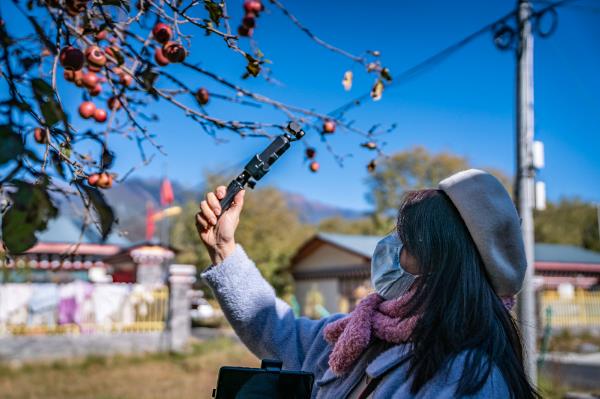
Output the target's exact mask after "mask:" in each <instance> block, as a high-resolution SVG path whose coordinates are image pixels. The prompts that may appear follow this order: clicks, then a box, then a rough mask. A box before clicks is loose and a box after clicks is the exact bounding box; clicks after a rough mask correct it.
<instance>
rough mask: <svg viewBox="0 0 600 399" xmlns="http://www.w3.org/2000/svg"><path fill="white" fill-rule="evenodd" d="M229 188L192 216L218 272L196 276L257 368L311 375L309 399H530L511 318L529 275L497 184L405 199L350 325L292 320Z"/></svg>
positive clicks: (516, 226) (443, 188) (462, 184)
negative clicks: (230, 201) (269, 362)
mask: <svg viewBox="0 0 600 399" xmlns="http://www.w3.org/2000/svg"><path fill="white" fill-rule="evenodd" d="M224 194H225V188H224V187H219V188H217V190H216V191H215V192H214V193H208V194H207V196H206V200H204V201H202V203H201V205H200V208H201V211H200V212H199V213H198V215H197V220H196V223H197V226H198V230H199V233H200V237H201V239H202V241H203V242H204V244H205V245H206V247H207V249H208V251H209V253H210V256H211V259H212V262H213V265H212V266H211V267H210V268H209V269H208V270H207V271H205V272H204V273H203V278H204V279H205V280H206V281H207V282H208V284H209V285H210V286H211V288H212V289H213V291H214V293H215V295H216V297H217V299H218V300H219V303H220V304H221V307H222V308H223V311H224V312H225V314H226V316H227V318H228V320H229V321H230V323H231V325H232V326H233V328H234V329H235V331H236V332H237V334H238V335H239V336H240V338H241V339H242V341H243V342H244V343H245V344H246V345H247V346H248V348H249V349H250V350H251V351H252V352H254V353H255V354H256V356H258V357H259V358H275V359H279V360H281V361H283V365H284V368H287V369H295V370H303V371H309V372H312V373H314V374H315V386H314V389H313V397H316V398H375V399H378V398H392V397H394V398H413V397H415V398H445V397H473V398H509V397H512V398H532V397H539V395H538V394H537V392H536V391H535V389H534V388H533V387H532V386H531V385H530V384H529V382H528V380H527V378H526V375H525V373H524V369H523V354H522V347H521V342H520V337H519V333H518V329H517V327H516V325H515V322H514V319H513V318H512V316H511V314H510V313H509V309H510V307H511V306H512V303H513V302H514V301H513V297H514V295H515V294H516V293H517V292H518V290H519V289H520V287H521V284H522V281H523V276H524V272H525V268H526V259H525V253H524V246H523V241H522V238H521V232H520V222H519V218H518V215H517V213H516V210H515V208H514V205H513V203H512V201H511V199H510V197H509V195H508V193H507V192H506V190H505V189H504V187H503V186H502V185H501V184H500V182H499V181H498V180H497V179H496V178H494V177H493V176H491V175H490V174H488V173H486V172H483V171H479V170H474V169H472V170H468V171H463V172H460V173H457V174H455V175H453V176H451V177H449V178H447V179H445V180H443V181H442V182H441V183H440V185H439V188H438V189H429V190H419V191H415V192H411V193H408V194H407V195H406V196H405V198H404V200H403V202H402V204H401V207H400V209H399V213H398V222H397V226H396V231H395V232H394V233H392V234H390V235H389V236H388V237H386V238H384V239H383V240H382V241H380V242H379V244H378V245H377V248H376V250H375V253H374V255H373V258H372V265H371V279H372V283H373V287H374V289H375V291H376V292H375V293H373V294H371V295H369V296H368V297H367V298H365V299H364V300H362V301H361V302H360V303H359V304H358V306H357V307H356V309H355V310H354V311H353V312H352V313H350V314H349V315H334V316H331V317H329V318H326V319H322V320H318V321H315V320H309V319H306V318H295V317H294V314H293V312H292V310H291V309H290V307H289V306H288V305H287V304H286V303H285V302H283V301H281V300H280V299H278V298H276V297H275V294H274V291H273V289H272V288H271V287H270V286H269V284H268V283H267V282H266V281H265V280H264V279H263V278H262V277H261V276H260V273H259V272H258V270H257V269H256V267H255V266H254V264H253V263H252V261H251V260H250V259H248V257H247V256H246V254H245V253H244V250H243V249H242V247H241V246H239V245H236V244H235V240H234V232H235V229H236V227H237V224H238V221H239V216H240V212H241V210H242V206H243V201H244V193H243V192H241V193H239V194H238V195H237V197H236V198H235V203H234V205H233V206H232V207H231V208H229V209H228V210H227V211H225V212H224V213H223V214H221V209H220V207H219V199H221V198H223V196H224Z"/></svg>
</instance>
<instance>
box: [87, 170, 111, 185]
mask: <svg viewBox="0 0 600 399" xmlns="http://www.w3.org/2000/svg"><path fill="white" fill-rule="evenodd" d="M87 181H88V184H89V185H90V186H93V187H98V188H111V187H112V185H113V175H111V174H110V173H107V172H101V173H94V174H91V175H89V176H88V179H87Z"/></svg>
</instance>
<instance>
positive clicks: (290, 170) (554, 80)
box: [1, 0, 600, 209]
mask: <svg viewBox="0 0 600 399" xmlns="http://www.w3.org/2000/svg"><path fill="white" fill-rule="evenodd" d="M238 3H239V5H238ZM241 3H242V2H241V1H230V2H229V3H228V4H229V8H230V10H231V13H232V18H233V21H234V25H237V21H239V20H240V18H241ZM266 3H267V6H268V2H266ZM514 3H516V1H515V2H514ZM285 4H286V5H287V7H288V8H289V9H290V11H292V12H293V13H295V14H296V15H297V16H298V18H299V19H300V20H301V21H302V22H303V23H304V24H305V25H306V26H308V27H309V28H311V30H312V31H313V32H314V33H315V34H317V35H318V36H320V37H322V38H323V39H325V40H326V41H328V42H330V43H332V44H334V45H336V46H338V47H341V48H344V49H346V50H348V51H350V52H353V53H361V52H363V51H364V50H367V49H376V50H379V51H381V53H382V61H383V63H384V64H385V65H386V66H388V67H389V68H390V69H391V72H392V75H394V74H397V73H399V72H401V71H402V70H404V69H406V68H408V67H410V66H412V65H414V64H415V63H417V62H419V61H421V60H422V59H424V58H426V57H427V56H429V55H431V54H433V53H435V52H437V51H439V50H440V49H442V48H444V47H446V46H448V45H450V44H452V43H454V42H455V41H457V40H459V39H461V38H462V37H464V36H466V35H467V34H469V33H471V32H472V31H474V30H476V29H478V28H480V27H481V26H483V25H485V24H487V23H489V22H492V21H493V20H495V19H497V18H498V17H500V16H501V15H504V14H506V13H507V12H509V11H510V10H511V8H512V6H513V2H510V1H503V0H494V1H485V2H482V1H459V0H457V1H452V2H446V1H441V0H438V1H419V2H403V1H369V2H364V1H361V2H359V1H327V2H323V1H316V0H303V1H299V0H296V1H286V2H285ZM575 4H584V5H588V6H589V7H588V8H585V9H581V8H576V7H563V8H560V9H559V24H558V29H557V31H556V32H555V33H554V35H552V36H551V37H549V38H547V39H542V38H536V40H535V111H536V116H535V126H536V138H537V139H538V140H542V141H543V142H544V143H545V147H546V167H545V169H543V170H542V171H541V172H540V174H539V177H540V179H542V180H544V181H545V182H546V186H547V190H548V196H549V198H550V199H552V200H556V199H558V198H560V197H562V196H580V197H582V198H584V199H587V200H591V201H597V202H600V151H599V150H600V98H599V97H598V93H600V74H599V73H598V71H600V39H599V38H600V23H599V22H600V12H599V11H600V3H599V2H596V3H594V1H592V0H583V1H580V2H579V3H575ZM1 7H2V11H3V12H4V13H10V14H14V12H12V11H11V10H10V9H9V7H10V6H9V5H7V4H6V3H4V2H3V4H2V6H1ZM537 7H541V5H538V6H537ZM594 7H595V8H594ZM5 15H6V14H5ZM7 20H8V28H9V31H11V29H14V26H15V25H14V24H16V23H18V20H19V18H18V17H17V16H16V15H15V17H14V18H7ZM258 24H259V25H258V28H257V29H256V34H255V38H256V39H257V41H258V44H259V46H260V48H261V50H262V51H263V52H264V53H265V54H266V57H267V58H269V59H270V60H272V61H273V65H272V68H273V72H274V77H275V78H276V79H278V80H280V81H281V82H283V83H284V85H285V86H284V87H278V86H274V85H272V84H269V83H266V82H265V81H264V80H260V79H252V80H247V81H243V82H242V84H243V85H244V86H245V87H246V88H248V89H250V90H254V91H257V92H261V93H264V94H266V95H268V96H271V97H273V98H276V99H279V100H282V101H285V102H289V103H292V104H297V105H301V106H304V107H307V108H315V109H316V110H319V111H322V112H329V111H331V110H333V109H335V108H337V107H338V106H339V105H341V104H343V103H345V102H346V101H348V100H349V99H351V98H353V97H355V96H356V95H357V94H362V93H363V92H365V90H366V91H368V90H369V87H370V84H371V83H372V77H371V76H366V74H365V73H364V72H362V71H361V70H360V69H359V68H358V67H357V65H355V64H353V63H351V62H350V61H349V60H348V59H346V58H344V57H341V56H339V55H337V54H334V53H331V52H329V51H327V50H325V49H324V48H322V47H320V46H318V45H317V44H316V43H314V42H313V41H311V40H310V39H309V38H308V37H306V36H305V35H304V34H303V33H302V32H300V31H299V30H298V29H297V28H296V27H295V26H294V25H293V24H292V23H291V22H290V21H289V20H288V19H287V18H286V17H284V16H283V15H282V14H281V12H279V10H277V9H275V8H274V7H273V6H271V7H269V9H268V12H265V13H264V14H263V15H262V16H261V17H260V19H259V20H258ZM243 45H246V46H247V43H243ZM189 60H190V61H193V62H198V63H201V65H202V66H203V67H206V68H208V69H211V70H215V71H218V73H219V74H221V75H223V76H225V77H228V78H229V79H231V80H233V81H240V82H241V80H240V79H239V77H240V75H241V73H242V71H243V67H244V65H243V61H242V60H241V59H240V57H239V55H236V54H233V53H232V52H231V51H230V50H227V49H226V48H225V46H224V45H223V43H222V42H221V41H220V40H219V39H217V38H213V37H209V38H204V37H201V38H198V39H197V40H195V41H194V42H193V44H192V48H191V55H190V58H189ZM168 68H170V69H169V72H171V73H174V74H176V75H177V76H178V77H179V78H180V79H181V80H184V81H186V82H188V83H189V84H190V85H192V86H194V85H197V86H198V87H200V86H206V87H208V88H209V90H211V91H215V92H218V93H223V94H231V93H230V92H229V93H228V92H227V91H226V90H225V89H224V88H221V87H219V86H215V84H214V83H213V82H210V81H208V80H207V79H206V78H203V77H201V76H198V75H192V74H190V73H188V72H186V71H185V70H183V69H181V68H178V67H176V66H169V67H168ZM347 69H353V70H354V73H355V76H356V77H357V78H356V81H355V85H354V88H353V89H352V91H350V92H349V93H347V92H345V91H344V90H343V88H342V86H341V83H340V82H341V78H342V76H343V73H344V71H345V70H347ZM514 72H515V64H514V55H513V54H512V53H511V52H501V51H499V50H497V49H496V48H495V47H494V45H493V43H492V38H491V35H489V34H484V35H483V36H481V37H480V38H478V39H477V40H475V41H474V42H472V43H471V44H469V45H468V46H466V47H465V48H463V49H462V50H460V51H459V52H458V53H456V54H455V55H453V56H452V57H451V58H449V59H447V60H446V61H444V62H443V63H441V64H439V65H437V66H436V67H434V68H432V69H431V70H428V71H427V72H425V73H423V74H421V75H419V76H418V77H416V78H414V79H412V80H410V81H409V82H406V83H403V84H399V85H396V86H395V87H394V88H392V89H390V90H388V91H386V92H385V93H384V96H383V99H382V100H381V101H379V102H377V103H369V104H366V105H364V106H362V107H359V108H357V109H355V110H354V111H352V112H351V113H350V114H349V117H351V118H352V119H353V120H356V124H357V125H358V126H361V127H363V128H368V127H370V126H371V125H372V124H374V123H383V124H387V125H389V124H391V123H397V124H398V128H397V129H396V130H395V132H394V133H392V134H390V135H388V136H386V138H385V141H386V142H387V145H386V147H385V151H386V152H388V153H393V152H395V151H402V150H406V149H409V148H411V147H413V146H416V145H423V146H425V147H427V148H428V149H430V150H432V151H434V152H437V151H445V150H447V151H451V152H454V153H457V154H460V155H464V156H466V157H467V158H468V159H469V160H470V161H471V163H472V164H473V165H474V166H490V167H495V168H499V169H502V170H504V171H505V172H506V173H507V174H513V171H514V163H515V155H514V146H515V144H514V143H515V140H514V136H515V129H514V126H515V121H514V108H515V105H514V100H515V99H514V97H515V93H514V79H515V74H514ZM3 87H5V86H3ZM61 89H62V90H63V94H62V96H63V101H64V102H65V107H66V108H67V109H68V110H71V112H72V114H73V118H74V120H75V121H76V122H77V123H81V120H80V119H79V117H78V116H76V115H75V113H76V112H75V110H76V108H77V104H78V103H79V101H81V97H80V96H81V95H80V93H78V92H77V91H76V90H75V89H74V88H73V87H72V86H70V85H69V86H66V85H62V84H61ZM151 110H152V111H154V112H156V113H158V114H159V117H160V122H158V123H153V124H149V125H148V126H149V127H150V128H151V131H152V132H153V133H155V134H156V135H157V141H159V142H160V143H161V144H163V145H164V148H165V150H166V151H167V153H168V156H167V157H164V156H161V155H157V156H156V158H155V160H154V162H153V163H152V164H151V165H149V166H147V167H145V168H143V169H141V170H139V171H137V172H136V173H135V175H136V176H140V177H143V176H161V175H162V174H163V173H165V171H166V172H167V173H168V175H169V176H170V177H171V178H172V179H174V180H177V181H180V182H181V183H184V184H185V185H188V186H195V185H198V184H200V183H201V180H202V172H203V171H204V170H218V171H227V170H229V171H231V172H236V171H237V169H238V168H240V167H241V166H243V164H244V162H245V161H246V160H247V159H248V158H249V157H250V156H251V155H253V154H254V153H255V152H258V151H259V150H261V149H262V148H263V147H264V146H265V145H266V144H267V142H266V141H264V140H260V139H243V140H242V139H239V138H237V137H235V136H234V135H232V134H231V133H226V132H223V133H221V134H220V135H219V137H220V138H224V139H229V140H230V141H229V143H227V144H218V145H217V144H215V142H214V140H213V139H212V138H210V137H208V136H207V135H206V134H205V133H204V132H203V131H202V130H201V129H200V128H199V127H198V126H196V125H195V123H194V122H193V121H191V120H190V119H188V118H186V117H185V116H184V115H182V113H181V112H179V111H178V110H177V109H175V108H174V107H172V106H170V105H169V104H164V103H159V104H154V105H152V106H151ZM207 110H208V112H210V113H211V114H214V115H216V116H220V117H223V118H228V119H234V118H235V119H241V120H246V119H249V118H252V119H258V120H262V121H267V122H278V123H282V122H284V121H285V118H284V116H283V115H282V114H280V113H278V112H276V111H275V110H272V109H269V108H263V109H254V108H241V107H238V106H232V104H231V103H229V102H224V101H219V100H218V99H214V100H213V101H211V103H210V104H209V105H208V107H207ZM306 140H308V141H309V143H311V144H312V145H315V146H316V147H317V151H318V152H319V156H318V160H319V162H320V164H321V170H320V171H319V173H316V174H313V173H310V172H309V171H308V168H307V165H306V164H305V163H304V161H303V147H302V146H296V147H293V148H292V149H291V150H290V152H289V154H287V155H286V156H285V158H283V159H282V160H281V161H279V163H278V164H277V166H276V167H275V168H274V170H273V171H272V172H271V173H270V174H269V175H267V177H265V178H264V179H263V182H261V184H272V185H276V186H278V187H281V188H283V189H286V190H290V191H294V192H299V193H302V194H304V195H305V196H306V197H308V198H312V199H318V200H321V201H323V202H326V203H330V204H335V205H338V206H343V207H348V208H356V209H365V208H367V207H368V206H369V205H368V203H367V202H366V200H365V190H366V187H365V185H364V180H365V178H366V177H367V172H366V169H365V165H366V163H367V162H368V160H369V159H370V157H371V155H372V154H369V153H368V152H367V151H366V150H364V149H361V148H360V147H359V146H358V144H360V143H361V142H362V141H363V140H362V139H361V138H360V137H358V136H356V135H352V134H347V133H343V132H339V133H336V134H335V135H334V136H333V137H332V138H331V144H332V145H333V146H334V147H335V148H336V151H337V152H338V153H341V154H345V153H353V154H354V156H353V157H352V158H350V159H347V160H346V162H345V166H344V167H343V168H340V167H339V166H338V165H337V164H336V163H335V161H334V159H333V157H332V156H331V155H330V154H328V153H327V152H326V150H325V148H324V147H323V145H322V144H321V143H320V140H319V137H318V135H317V134H316V133H315V132H312V133H310V134H309V135H308V137H307V138H306ZM111 144H112V145H113V146H114V148H115V149H116V151H117V153H118V154H119V158H118V161H117V163H116V165H115V171H116V172H120V173H123V172H125V171H126V170H127V169H128V168H129V167H130V166H132V165H135V164H138V163H139V162H140V159H139V155H138V153H137V151H136V149H135V146H134V145H133V144H132V143H131V142H130V141H128V140H125V139H123V138H119V137H116V138H114V139H111ZM148 151H149V152H152V150H151V149H150V148H149V147H148Z"/></svg>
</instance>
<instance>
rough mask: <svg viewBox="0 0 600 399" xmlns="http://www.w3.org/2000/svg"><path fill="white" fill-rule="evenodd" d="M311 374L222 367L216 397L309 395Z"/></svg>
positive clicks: (302, 397)
mask: <svg viewBox="0 0 600 399" xmlns="http://www.w3.org/2000/svg"><path fill="white" fill-rule="evenodd" d="M312 384H313V375H312V374H311V373H305V372H302V371H287V370H282V371H279V370H276V371H275V370H265V369H253V368H244V367H221V369H220V370H219V379H218V381H217V389H216V399H255V398H256V399H258V398H261V399H265V398H277V399H279V398H280V399H284V398H285V399H288V398H289V399H309V398H310V394H311V390H312Z"/></svg>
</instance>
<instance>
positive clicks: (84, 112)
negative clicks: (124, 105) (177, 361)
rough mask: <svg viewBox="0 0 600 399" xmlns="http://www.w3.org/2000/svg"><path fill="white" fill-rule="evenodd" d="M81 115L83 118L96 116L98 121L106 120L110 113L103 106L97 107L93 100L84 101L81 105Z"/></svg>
mask: <svg viewBox="0 0 600 399" xmlns="http://www.w3.org/2000/svg"><path fill="white" fill-rule="evenodd" d="M79 115H80V116H81V117H82V118H83V119H89V118H94V119H95V120H96V122H99V123H103V122H106V118H107V117H108V114H107V113H106V111H105V110H103V109H102V108H96V104H94V103H93V102H91V101H84V102H82V103H81V105H80V106H79Z"/></svg>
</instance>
